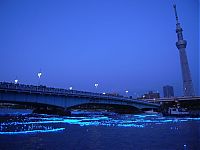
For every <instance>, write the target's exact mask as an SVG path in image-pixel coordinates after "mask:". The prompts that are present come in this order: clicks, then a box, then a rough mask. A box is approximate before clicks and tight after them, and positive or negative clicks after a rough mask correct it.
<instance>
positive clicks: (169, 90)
mask: <svg viewBox="0 0 200 150" xmlns="http://www.w3.org/2000/svg"><path fill="white" fill-rule="evenodd" d="M163 93H164V97H174V89H173V86H170V85H166V86H163Z"/></svg>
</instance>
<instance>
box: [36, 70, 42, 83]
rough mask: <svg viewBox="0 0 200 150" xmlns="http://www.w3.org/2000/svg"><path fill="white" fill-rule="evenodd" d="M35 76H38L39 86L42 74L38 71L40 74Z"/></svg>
mask: <svg viewBox="0 0 200 150" xmlns="http://www.w3.org/2000/svg"><path fill="white" fill-rule="evenodd" d="M37 75H38V79H39V83H38V84H39V85H40V78H41V76H42V72H41V71H40V72H38V74H37Z"/></svg>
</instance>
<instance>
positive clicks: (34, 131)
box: [0, 128, 65, 134]
mask: <svg viewBox="0 0 200 150" xmlns="http://www.w3.org/2000/svg"><path fill="white" fill-rule="evenodd" d="M63 130H65V128H55V129H49V130H32V131H16V132H0V134H30V133H46V132H57V131H63Z"/></svg>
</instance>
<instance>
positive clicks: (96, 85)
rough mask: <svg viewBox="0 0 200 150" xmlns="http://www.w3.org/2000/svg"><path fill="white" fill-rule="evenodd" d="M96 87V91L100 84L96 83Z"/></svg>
mask: <svg viewBox="0 0 200 150" xmlns="http://www.w3.org/2000/svg"><path fill="white" fill-rule="evenodd" d="M94 86H95V87H96V89H97V87H98V86H99V84H98V83H95V84H94ZM96 92H97V90H96Z"/></svg>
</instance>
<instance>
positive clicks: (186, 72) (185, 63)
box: [174, 5, 195, 96]
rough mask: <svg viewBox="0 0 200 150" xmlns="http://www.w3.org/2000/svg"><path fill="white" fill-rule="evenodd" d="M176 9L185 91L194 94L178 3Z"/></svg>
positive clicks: (186, 94) (178, 43)
mask: <svg viewBox="0 0 200 150" xmlns="http://www.w3.org/2000/svg"><path fill="white" fill-rule="evenodd" d="M174 11H175V16H176V33H177V37H178V41H177V42H176V47H177V48H178V50H179V55H180V62H181V71H182V78H183V93H184V96H194V95H195V93H194V87H193V83H192V77H191V74H190V68H189V64H188V60H187V54H186V50H185V48H186V45H187V41H186V40H184V38H183V33H182V31H183V29H182V28H181V25H180V23H179V21H178V15H177V12H176V5H174Z"/></svg>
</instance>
